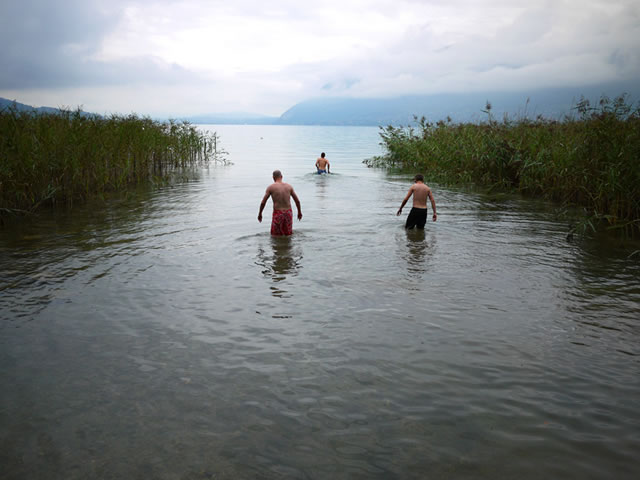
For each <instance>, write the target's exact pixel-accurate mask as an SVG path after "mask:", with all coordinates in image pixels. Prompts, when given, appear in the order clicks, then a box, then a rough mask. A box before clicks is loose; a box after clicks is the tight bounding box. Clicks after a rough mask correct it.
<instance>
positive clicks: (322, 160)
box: [316, 157, 329, 170]
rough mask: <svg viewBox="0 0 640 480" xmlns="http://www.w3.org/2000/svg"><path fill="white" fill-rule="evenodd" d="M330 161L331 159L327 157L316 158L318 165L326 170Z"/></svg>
mask: <svg viewBox="0 0 640 480" xmlns="http://www.w3.org/2000/svg"><path fill="white" fill-rule="evenodd" d="M328 163H329V160H327V159H326V158H322V157H318V159H317V160H316V167H318V168H319V169H320V170H326V169H327V164H328Z"/></svg>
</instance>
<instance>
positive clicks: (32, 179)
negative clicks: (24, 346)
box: [0, 109, 224, 217]
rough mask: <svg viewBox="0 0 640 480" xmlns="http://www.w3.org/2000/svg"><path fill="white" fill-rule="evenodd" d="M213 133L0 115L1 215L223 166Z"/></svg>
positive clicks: (64, 114) (123, 121)
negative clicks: (205, 166)
mask: <svg viewBox="0 0 640 480" xmlns="http://www.w3.org/2000/svg"><path fill="white" fill-rule="evenodd" d="M217 140H218V137H217V135H216V134H215V133H212V134H210V133H202V132H200V131H198V130H197V129H196V128H195V127H193V126H191V125H190V124H189V123H186V122H183V123H178V122H174V121H169V122H157V121H154V120H151V119H149V118H141V117H138V116H136V115H128V116H119V115H112V116H110V117H100V116H97V115H93V116H91V115H86V114H83V113H82V112H80V111H75V112H71V111H61V112H60V113H56V114H47V115H38V114H34V113H33V112H19V111H16V110H15V109H6V110H3V111H0V217H1V216H2V215H3V214H4V215H6V214H10V213H16V212H29V211H33V210H35V209H36V208H37V207H38V206H40V205H46V204H59V203H65V204H69V203H72V202H74V201H78V200H86V199H88V198H90V197H94V196H98V195H101V194H104V193H107V192H113V191H119V190H122V189H125V188H128V187H130V186H133V185H140V184H143V183H149V182H157V181H161V182H162V181H166V180H167V179H169V178H170V177H171V176H172V175H175V174H178V173H180V172H183V171H185V170H187V169H190V168H193V167H197V166H199V165H203V164H208V163H209V162H210V161H224V160H223V159H221V157H220V155H219V154H220V153H221V152H220V151H218V149H217Z"/></svg>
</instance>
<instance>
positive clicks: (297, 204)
mask: <svg viewBox="0 0 640 480" xmlns="http://www.w3.org/2000/svg"><path fill="white" fill-rule="evenodd" d="M291 197H292V198H293V201H294V202H296V208H297V209H298V220H302V208H301V207H300V199H299V198H298V195H296V192H295V191H294V190H293V188H291Z"/></svg>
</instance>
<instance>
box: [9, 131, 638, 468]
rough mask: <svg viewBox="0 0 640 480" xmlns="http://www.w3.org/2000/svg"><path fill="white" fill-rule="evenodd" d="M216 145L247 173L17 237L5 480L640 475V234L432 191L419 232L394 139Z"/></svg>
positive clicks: (88, 212)
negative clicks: (286, 216)
mask: <svg viewBox="0 0 640 480" xmlns="http://www.w3.org/2000/svg"><path fill="white" fill-rule="evenodd" d="M215 129H216V130H217V131H218V132H219V133H220V135H221V142H222V144H223V146H224V147H225V149H226V150H228V152H229V159H230V160H231V161H232V162H234V164H233V165H231V166H226V167H222V166H220V167H210V168H209V169H207V170H205V171H203V172H202V173H201V175H200V177H199V178H198V179H197V180H194V181H190V182H185V183H180V184H176V185H173V186H171V187H166V188H162V189H160V190H156V191H153V192H147V193H144V192H141V193H138V194H136V195H129V196H127V197H126V198H122V199H114V200H112V201H110V202H108V203H107V204H106V205H105V204H103V203H99V204H94V205H88V206H84V207H76V208H74V209H73V210H72V211H71V212H68V213H62V212H58V213H56V214H52V213H47V212H43V213H42V214H40V215H39V216H38V218H37V219H36V220H35V221H33V222H29V223H23V224H20V225H11V226H10V227H9V228H4V229H3V230H0V318H1V321H0V387H1V391H2V395H1V396H0V466H1V467H0V468H1V469H2V471H1V472H0V477H2V478H3V479H5V478H6V479H22V478H29V479H32V478H47V479H50V478H65V479H69V478H160V479H201V478H202V479H204V478H207V479H210V478H216V479H219V478H233V479H236V478H327V477H333V478H403V479H404V478H490V479H496V478H536V479H537V478H580V479H583V478H636V477H637V475H638V474H640V463H639V461H638V460H637V452H638V449H639V447H640V403H639V400H640V375H639V373H640V369H639V366H640V362H639V359H640V356H639V355H640V346H639V345H640V343H639V341H638V339H639V336H640V320H639V319H640V252H638V250H640V246H639V245H638V244H637V243H636V244H633V243H626V244H623V243H619V242H614V241H612V240H611V239H606V238H596V239H591V240H580V239H578V240H577V241H575V242H567V241H566V239H565V237H566V230H567V228H566V225H565V223H564V222H562V221H559V220H557V219H556V217H555V215H554V207H553V206H552V205H548V204H546V203H543V202H540V201H537V200H524V199H519V198H514V197H510V196H502V197H490V196H486V195H480V194H473V193H466V192H460V191H454V190H450V189H444V188H440V187H438V186H436V185H433V188H434V194H435V198H436V201H437V204H438V211H439V219H438V221H437V222H435V223H433V222H431V221H429V223H428V224H427V228H426V229H425V230H424V231H410V232H406V231H405V230H404V229H403V222H404V219H405V218H406V214H407V213H408V210H409V209H408V208H407V209H405V212H404V214H403V216H402V217H400V218H399V217H396V215H395V212H396V210H397V208H398V206H399V204H400V202H401V200H402V198H403V197H404V195H405V193H406V191H407V189H408V187H409V185H410V179H409V177H406V176H394V175H387V174H385V173H384V172H382V171H379V170H373V169H367V168H366V167H365V166H363V165H362V163H361V162H362V160H363V159H364V158H368V157H370V156H372V155H375V154H377V153H379V146H378V142H379V139H378V134H377V129H375V128H366V127H352V128H351V127H278V126H220V127H216V128H215ZM321 151H326V152H327V157H328V158H329V160H330V161H331V169H332V171H333V172H335V174H334V175H330V176H318V175H314V174H313V170H314V169H313V165H314V163H315V159H316V157H317V156H318V155H319V154H320V152H321ZM275 168H280V169H282V171H283V173H284V180H285V181H287V182H289V183H291V184H292V185H293V186H294V188H295V189H296V191H297V193H298V195H299V197H300V199H301V201H302V211H303V215H304V217H303V219H302V221H301V222H298V221H297V220H295V222H294V235H293V236H292V237H291V238H272V237H271V236H270V235H269V218H270V214H271V204H270V203H269V205H268V206H267V209H266V210H265V220H264V221H263V223H261V224H260V223H258V221H257V219H256V217H257V213H258V206H259V202H260V200H261V198H262V195H263V193H264V189H265V188H266V186H267V185H268V184H269V183H270V181H271V179H270V176H271V171H272V170H273V169H275ZM427 178H428V175H427Z"/></svg>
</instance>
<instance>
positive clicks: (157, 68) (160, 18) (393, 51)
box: [0, 0, 640, 115]
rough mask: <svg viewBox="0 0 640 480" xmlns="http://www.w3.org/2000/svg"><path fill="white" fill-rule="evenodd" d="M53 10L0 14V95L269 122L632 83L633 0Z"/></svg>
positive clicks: (19, 8)
mask: <svg viewBox="0 0 640 480" xmlns="http://www.w3.org/2000/svg"><path fill="white" fill-rule="evenodd" d="M57 5H58V8H57V9H51V8H50V4H49V3H48V2H44V1H43V2H37V1H33V0H25V1H24V2H21V3H20V4H12V5H11V6H7V5H5V4H3V6H1V7H0V18H4V20H0V31H3V30H4V31H5V33H4V34H2V33H0V41H3V42H2V43H3V45H11V47H3V50H2V51H1V52H0V61H2V62H3V64H4V65H6V66H7V67H6V68H5V69H4V70H5V71H4V73H0V96H5V97H7V96H10V94H13V95H14V98H17V99H18V100H19V101H24V102H32V103H36V104H49V105H52V104H53V105H56V104H60V102H61V101H62V103H63V104H71V105H76V104H82V105H84V107H85V108H86V109H87V110H94V111H122V112H130V111H137V112H139V113H148V114H152V115H155V114H159V115H166V114H174V115H180V114H196V113H208V112H228V111H254V112H259V113H267V114H274V115H277V114H280V113H282V112H283V111H284V110H286V109H287V108H288V107H290V106H291V105H292V104H294V103H296V102H298V101H301V100H304V99H306V98H309V97H315V96H322V95H327V96H335V95H346V96H357V97H363V96H385V97H389V96H396V95H403V94H415V93H418V94H419V93H437V92H443V91H446V92H455V91H467V90H476V91H477V90H483V89H494V90H496V89H504V90H518V89H521V90H524V91H526V90H527V89H531V88H536V87H541V86H569V85H577V86H580V85H589V84H595V83H598V82H605V81H615V80H628V79H631V78H637V77H638V76H639V74H640V47H639V46H638V41H637V39H638V38H640V4H638V2H636V1H635V0H634V1H627V0H620V1H614V2H608V1H595V0H591V1H572V0H564V1H544V2H537V3H536V2H534V3H531V2H528V1H527V2H525V1H499V0H489V1H483V2H476V1H471V0H447V1H444V0H442V1H440V0H432V1H426V0H425V1H418V0H370V1H367V0H355V1H353V0H351V1H350V0H342V1H337V0H329V1H327V0H318V1H316V2H312V3H310V4H309V5H307V4H306V3H302V2H298V1H294V0H273V1H271V2H266V3H262V2H257V1H250V0H240V1H235V2H226V1H214V2H210V1H199V0H189V1H182V2H175V1H170V0H162V1H156V2H146V1H145V2H143V1H124V0H116V1H113V2H110V3H109V4H105V3H103V2H97V1H95V2H91V1H88V2H81V1H80V0H67V1H65V2H57ZM64 5H66V8H64ZM7 18H11V20H10V21H9V20H7ZM81 18H91V19H92V20H91V24H89V25H87V24H86V23H83V21H82V20H81ZM9 22H10V23H9ZM43 25H44V27H45V28H43ZM10 40H11V41H10ZM16 40H18V41H16ZM7 42H9V43H7ZM63 97H64V98H63ZM36 100H38V101H37V102H36Z"/></svg>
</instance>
